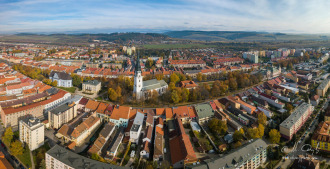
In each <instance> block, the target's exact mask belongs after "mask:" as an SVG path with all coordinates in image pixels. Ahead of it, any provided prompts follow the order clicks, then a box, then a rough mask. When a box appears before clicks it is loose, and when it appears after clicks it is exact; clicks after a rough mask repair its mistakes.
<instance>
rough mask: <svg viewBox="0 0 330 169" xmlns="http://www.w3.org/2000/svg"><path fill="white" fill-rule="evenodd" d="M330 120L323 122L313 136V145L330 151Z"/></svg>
mask: <svg viewBox="0 0 330 169" xmlns="http://www.w3.org/2000/svg"><path fill="white" fill-rule="evenodd" d="M329 132H330V121H325V122H321V123H320V124H319V125H318V128H317V130H315V132H314V135H313V137H312V147H313V148H317V149H319V150H322V151H327V152H330V133H329Z"/></svg>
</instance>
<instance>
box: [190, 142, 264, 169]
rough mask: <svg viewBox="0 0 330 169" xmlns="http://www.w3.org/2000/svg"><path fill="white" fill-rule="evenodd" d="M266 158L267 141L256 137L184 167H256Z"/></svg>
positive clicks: (228, 168)
mask: <svg viewBox="0 0 330 169" xmlns="http://www.w3.org/2000/svg"><path fill="white" fill-rule="evenodd" d="M266 160H267V143H266V142H265V141H263V140H261V139H256V140H252V141H249V143H247V144H246V145H243V146H242V147H241V148H239V149H237V150H235V151H232V152H231V153H229V154H228V155H225V156H222V157H215V158H212V159H208V160H204V161H203V162H201V163H199V164H197V165H196V164H194V165H187V166H186V167H185V168H186V169H197V168H220V169H222V168H226V169H246V168H248V169H256V168H259V167H260V166H261V165H262V164H264V163H265V162H266Z"/></svg>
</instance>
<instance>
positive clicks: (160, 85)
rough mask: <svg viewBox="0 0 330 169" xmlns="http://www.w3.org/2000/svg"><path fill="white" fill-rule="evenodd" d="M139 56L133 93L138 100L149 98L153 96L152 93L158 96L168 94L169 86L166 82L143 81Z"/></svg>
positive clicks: (155, 80)
mask: <svg viewBox="0 0 330 169" xmlns="http://www.w3.org/2000/svg"><path fill="white" fill-rule="evenodd" d="M139 63H140V60H139V56H138V58H137V61H136V64H135V74H134V88H133V93H135V96H136V98H137V99H138V100H140V99H145V98H149V97H151V96H152V92H153V91H156V92H158V95H162V94H164V93H165V92H166V90H167V88H168V85H167V83H166V82H165V81H164V80H157V79H152V80H147V81H143V77H142V74H141V73H142V71H141V65H140V64H139Z"/></svg>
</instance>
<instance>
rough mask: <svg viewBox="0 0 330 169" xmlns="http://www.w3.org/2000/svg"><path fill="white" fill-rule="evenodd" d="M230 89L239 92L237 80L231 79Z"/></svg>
mask: <svg viewBox="0 0 330 169" xmlns="http://www.w3.org/2000/svg"><path fill="white" fill-rule="evenodd" d="M229 88H230V89H231V90H232V91H235V90H237V82H236V80H235V79H233V78H231V79H229Z"/></svg>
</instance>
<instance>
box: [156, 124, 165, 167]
mask: <svg viewBox="0 0 330 169" xmlns="http://www.w3.org/2000/svg"><path fill="white" fill-rule="evenodd" d="M155 128H156V129H155V140H154V156H153V160H154V161H160V160H162V159H163V154H164V144H165V141H164V129H163V128H161V127H159V126H156V127H155Z"/></svg>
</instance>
